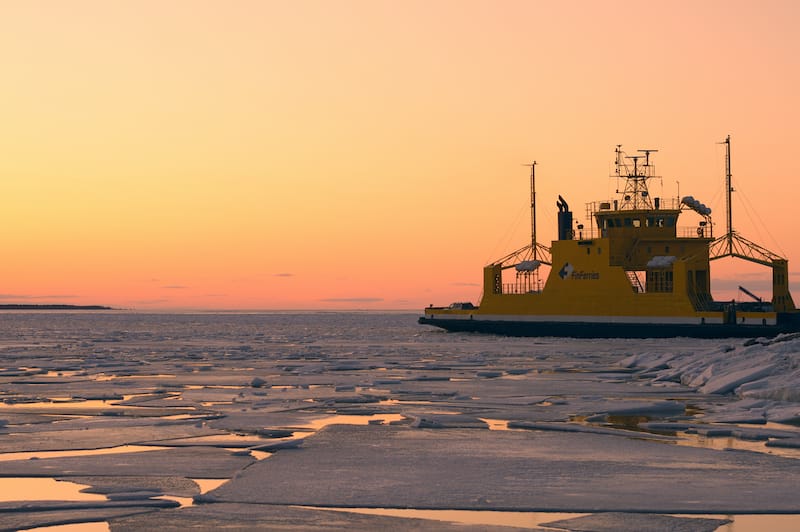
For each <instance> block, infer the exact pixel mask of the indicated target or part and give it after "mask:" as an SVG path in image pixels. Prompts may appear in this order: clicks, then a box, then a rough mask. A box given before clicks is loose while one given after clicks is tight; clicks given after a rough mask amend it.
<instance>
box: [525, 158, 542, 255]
mask: <svg viewBox="0 0 800 532" xmlns="http://www.w3.org/2000/svg"><path fill="white" fill-rule="evenodd" d="M525 166H530V167H531V250H533V259H534V260H537V259H538V258H539V257H538V252H537V249H536V248H537V246H536V161H533V163H531V164H526V165H525Z"/></svg>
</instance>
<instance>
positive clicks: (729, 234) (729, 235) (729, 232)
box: [721, 135, 733, 255]
mask: <svg viewBox="0 0 800 532" xmlns="http://www.w3.org/2000/svg"><path fill="white" fill-rule="evenodd" d="M721 144H725V224H726V231H725V241H726V243H727V244H728V245H727V248H728V249H727V250H726V253H727V254H728V255H730V254H732V250H733V202H732V201H731V192H733V186H732V185H731V136H730V135H728V136H727V137H725V140H724V141H722V142H721Z"/></svg>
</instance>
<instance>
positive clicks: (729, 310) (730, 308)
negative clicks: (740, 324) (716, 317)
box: [724, 302, 736, 325]
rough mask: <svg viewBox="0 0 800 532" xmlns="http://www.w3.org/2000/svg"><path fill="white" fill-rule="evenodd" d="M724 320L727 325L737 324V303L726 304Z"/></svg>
mask: <svg viewBox="0 0 800 532" xmlns="http://www.w3.org/2000/svg"><path fill="white" fill-rule="evenodd" d="M724 321H725V324H726V325H736V303H734V302H731V303H730V304H728V305H725V315H724Z"/></svg>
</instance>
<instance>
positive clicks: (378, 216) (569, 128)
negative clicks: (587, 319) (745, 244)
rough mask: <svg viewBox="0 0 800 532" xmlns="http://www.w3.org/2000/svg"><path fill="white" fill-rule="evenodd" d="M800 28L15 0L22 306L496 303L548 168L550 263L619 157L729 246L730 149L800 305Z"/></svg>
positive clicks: (397, 8) (431, 6)
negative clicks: (706, 215) (696, 209)
mask: <svg viewBox="0 0 800 532" xmlns="http://www.w3.org/2000/svg"><path fill="white" fill-rule="evenodd" d="M798 25H800V2H796V1H792V0H787V1H769V0H767V1H759V2H755V1H736V0H733V1H731V0H725V1H701V2H697V1H671V2H642V1H613V0H611V1H602V2H601V1H569V2H552V1H469V0H453V1H444V0H442V1H436V0H425V1H413V0H412V1H408V0H405V1H391V2H390V1H380V0H364V1H360V0H338V1H336V0H331V1H304V0H292V1H284V0H280V1H269V0H263V1H236V0H232V1H221V0H220V1H202V0H200V1H198V0H191V1H189V0H187V1H181V0H169V1H163V0H152V1H150V0H131V1H125V0H118V1H107V0H97V1H88V0H70V1H58V0H53V1H36V0H18V1H15V0H3V1H2V2H0V68H1V69H2V77H1V78H0V79H2V83H0V118H1V119H2V127H0V180H1V181H0V182H1V183H2V195H0V202H2V209H1V210H0V220H1V221H2V231H0V235H2V236H1V237H0V238H1V240H0V241H2V246H3V247H2V249H3V253H2V260H0V279H2V281H1V282H2V286H0V303H2V302H4V303H10V302H22V303H26V302H27V303H50V302H60V303H71V304H90V303H97V304H107V305H112V306H116V307H125V308H137V309H182V308H196V309H317V308H319V309H328V308H331V309H342V308H359V309H418V308H421V307H424V306H427V305H428V304H430V303H434V304H447V303H450V302H452V301H457V300H459V301H460V300H471V301H473V302H477V300H478V298H479V296H480V292H481V288H480V286H479V283H480V282H481V278H482V277H481V275H482V273H481V268H482V267H483V266H484V265H485V264H486V263H488V262H489V261H491V260H493V259H496V258H499V257H500V256H502V255H505V254H506V253H507V252H510V251H512V250H514V249H516V248H518V247H521V246H523V245H524V244H525V243H526V242H527V241H528V240H529V238H530V237H529V231H530V222H529V218H528V216H529V196H528V195H529V178H528V175H529V169H528V168H527V167H525V166H523V164H525V163H529V162H531V161H532V160H534V159H535V160H536V161H537V162H538V166H537V193H538V194H537V198H538V199H539V209H538V212H539V233H540V234H539V236H540V240H543V241H545V242H547V241H549V240H551V239H553V238H555V237H556V224H555V217H556V212H557V208H556V206H555V202H556V198H557V195H558V194H561V195H563V196H564V197H565V198H566V199H567V201H568V202H569V203H570V205H571V207H572V209H573V211H575V216H576V218H577V219H579V220H583V219H585V207H584V205H585V203H587V202H590V201H596V200H605V199H608V198H610V197H611V196H612V195H613V193H614V190H615V187H616V182H615V180H613V179H610V178H609V177H608V175H609V172H610V171H611V170H612V163H613V159H614V147H615V145H616V144H622V145H623V147H624V148H627V149H628V150H629V151H631V152H633V151H635V150H636V149H638V148H653V149H658V150H659V153H658V154H657V155H656V158H655V161H656V164H657V170H658V172H657V173H658V174H659V175H661V176H663V179H662V180H659V181H656V182H654V184H653V186H654V187H655V190H654V191H653V192H654V195H663V196H677V195H678V190H677V189H678V186H679V187H680V194H681V195H687V194H691V195H693V196H695V197H696V198H698V199H700V200H702V201H704V202H705V203H706V204H708V205H709V206H711V207H712V209H714V213H715V215H716V216H715V218H714V220H715V222H716V226H715V231H716V232H718V233H720V232H724V229H725V216H724V193H723V192H724V186H723V179H724V148H723V146H721V145H719V144H718V142H720V141H722V140H723V139H724V138H725V136H726V135H728V134H730V135H731V138H732V146H733V181H734V187H735V188H736V193H735V194H734V227H735V228H736V229H737V230H738V231H739V232H740V233H741V234H743V235H744V236H746V237H747V238H749V239H750V240H755V241H756V242H758V243H760V244H762V245H763V246H765V247H767V248H769V249H771V250H773V251H775V252H776V253H779V254H781V255H784V256H785V257H787V258H788V259H789V261H790V263H789V266H790V270H791V272H792V278H791V279H792V287H793V290H794V294H795V300H796V301H800V275H798V274H800V238H798V236H797V223H796V222H795V221H794V218H793V215H794V214H795V213H796V212H797V207H798V204H799V203H800V185H799V184H798V181H799V180H800V156H798V151H800V130H798V124H800V103H798V102H799V101H800V100H798V95H800V55H799V54H800V32H798V31H797V27H798ZM678 182H679V183H680V185H678ZM685 216H687V217H689V216H690V215H688V214H687V215H685ZM691 223H693V222H692V221H691V220H687V221H686V223H685V225H690V224H691ZM716 265H717V264H715V266H716ZM722 266H723V267H722V268H720V272H721V273H720V274H719V275H717V276H716V279H717V280H718V281H717V283H715V285H714V286H715V287H716V288H715V290H721V289H723V288H725V287H730V286H734V287H735V285H736V284H744V285H745V286H748V287H751V288H754V289H755V291H757V292H760V293H761V294H762V295H765V296H767V297H769V287H768V286H767V285H768V283H764V280H766V279H769V278H770V275H771V274H770V272H769V271H764V270H763V269H756V270H753V269H752V268H749V267H747V268H745V267H742V268H738V267H733V266H731V265H728V264H724V265H722ZM739 279H745V282H740V281H739Z"/></svg>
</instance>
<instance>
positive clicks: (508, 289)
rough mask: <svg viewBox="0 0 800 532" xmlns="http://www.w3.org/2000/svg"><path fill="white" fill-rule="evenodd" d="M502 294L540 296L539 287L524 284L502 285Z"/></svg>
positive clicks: (540, 290)
mask: <svg viewBox="0 0 800 532" xmlns="http://www.w3.org/2000/svg"><path fill="white" fill-rule="evenodd" d="M502 290H503V292H502V293H503V294H540V293H541V292H542V288H541V287H537V286H534V285H532V284H525V283H503V285H502Z"/></svg>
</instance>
